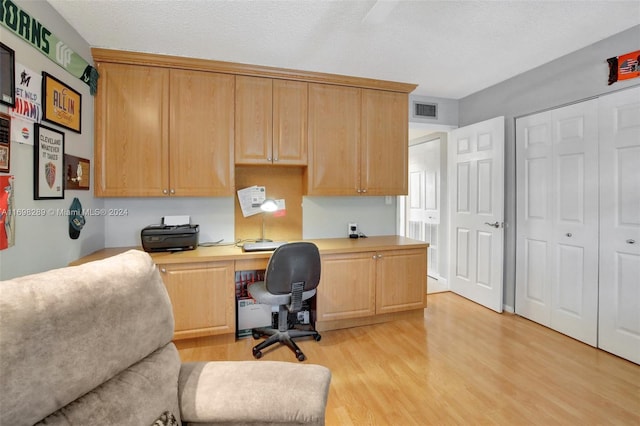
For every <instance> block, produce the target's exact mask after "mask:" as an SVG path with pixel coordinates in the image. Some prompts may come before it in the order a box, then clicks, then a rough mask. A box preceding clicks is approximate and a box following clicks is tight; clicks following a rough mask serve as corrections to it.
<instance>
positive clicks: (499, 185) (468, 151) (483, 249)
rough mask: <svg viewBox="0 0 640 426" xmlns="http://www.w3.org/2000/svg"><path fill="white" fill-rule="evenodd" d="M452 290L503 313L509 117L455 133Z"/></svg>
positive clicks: (451, 195) (451, 186) (451, 177)
mask: <svg viewBox="0 0 640 426" xmlns="http://www.w3.org/2000/svg"><path fill="white" fill-rule="evenodd" d="M448 140H449V146H448V163H447V170H448V182H449V206H450V208H449V212H450V213H449V214H450V221H449V223H450V232H449V235H450V239H449V242H450V252H449V253H450V255H449V265H450V269H449V280H450V284H449V285H450V288H451V290H452V291H453V292H455V293H458V294H460V295H462V296H464V297H466V298H468V299H471V300H473V301H474V302H476V303H479V304H481V305H484V306H486V307H488V308H491V309H493V310H495V311H497V312H502V306H503V303H502V285H503V277H502V269H503V247H504V236H503V232H504V229H503V228H504V117H497V118H493V119H491V120H487V121H483V122H481V123H476V124H473V125H471V126H466V127H462V128H459V129H456V130H453V131H451V132H450V133H449V138H448Z"/></svg>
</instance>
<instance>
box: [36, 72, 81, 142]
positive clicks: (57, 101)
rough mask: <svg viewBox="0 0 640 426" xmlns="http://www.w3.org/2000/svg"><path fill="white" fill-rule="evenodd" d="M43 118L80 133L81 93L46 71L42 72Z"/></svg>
mask: <svg viewBox="0 0 640 426" xmlns="http://www.w3.org/2000/svg"><path fill="white" fill-rule="evenodd" d="M42 93H43V95H44V111H43V113H44V116H43V119H44V120H45V121H48V122H50V123H53V124H57V125H58V126H62V127H64V128H65V129H69V130H73V131H74V132H76V133H82V129H81V124H82V119H81V112H82V95H80V93H79V92H76V91H75V90H73V89H72V88H71V87H69V86H67V85H66V84H64V83H63V82H61V81H60V80H58V79H57V78H55V77H53V76H52V75H50V74H47V73H46V72H43V73H42Z"/></svg>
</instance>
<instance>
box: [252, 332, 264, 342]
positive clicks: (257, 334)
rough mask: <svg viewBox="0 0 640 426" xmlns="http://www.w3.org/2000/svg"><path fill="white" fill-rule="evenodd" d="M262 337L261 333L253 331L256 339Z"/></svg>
mask: <svg viewBox="0 0 640 426" xmlns="http://www.w3.org/2000/svg"><path fill="white" fill-rule="evenodd" d="M260 337H262V336H261V335H260V333H253V338H254V340H258V339H259V338H260Z"/></svg>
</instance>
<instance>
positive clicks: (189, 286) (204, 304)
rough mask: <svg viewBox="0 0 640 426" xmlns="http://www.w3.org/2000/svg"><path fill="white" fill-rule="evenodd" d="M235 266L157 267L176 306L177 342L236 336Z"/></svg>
mask: <svg viewBox="0 0 640 426" xmlns="http://www.w3.org/2000/svg"><path fill="white" fill-rule="evenodd" d="M233 265H234V262H233V261H228V262H209V263H195V264H193V263H192V264H179V265H158V267H159V268H160V272H161V275H162V279H163V281H164V284H165V286H166V287H167V291H168V293H169V298H170V299H171V305H172V306H173V316H174V318H175V333H174V339H184V338H191V337H199V336H208V335H214V334H225V333H235V306H234V303H235V302H234V301H235V285H234V270H233V269H234V268H233Z"/></svg>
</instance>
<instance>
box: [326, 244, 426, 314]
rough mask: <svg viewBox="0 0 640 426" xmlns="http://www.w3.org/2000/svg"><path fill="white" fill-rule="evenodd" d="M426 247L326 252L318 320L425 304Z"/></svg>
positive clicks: (402, 309)
mask: <svg viewBox="0 0 640 426" xmlns="http://www.w3.org/2000/svg"><path fill="white" fill-rule="evenodd" d="M426 291H427V255H426V250H425V249H404V250H382V251H375V252H360V253H348V254H333V255H325V256H323V258H322V273H321V277H320V284H319V286H318V293H317V303H316V307H317V319H318V321H332V320H344V319H352V318H359V317H369V316H373V315H381V314H387V313H392V312H401V311H408V310H412V309H420V308H424V307H425V306H426Z"/></svg>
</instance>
